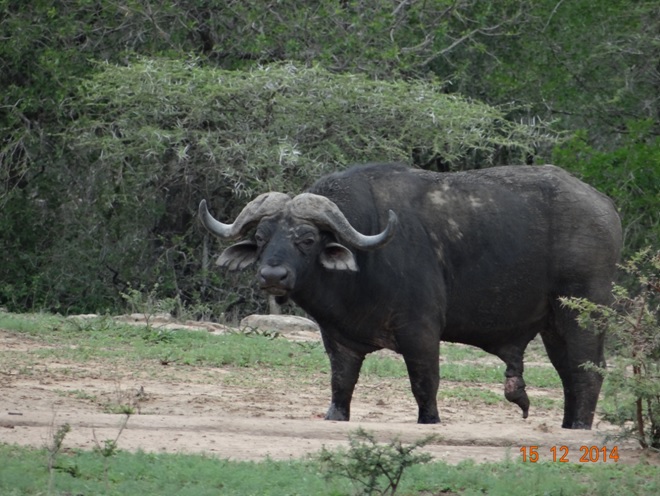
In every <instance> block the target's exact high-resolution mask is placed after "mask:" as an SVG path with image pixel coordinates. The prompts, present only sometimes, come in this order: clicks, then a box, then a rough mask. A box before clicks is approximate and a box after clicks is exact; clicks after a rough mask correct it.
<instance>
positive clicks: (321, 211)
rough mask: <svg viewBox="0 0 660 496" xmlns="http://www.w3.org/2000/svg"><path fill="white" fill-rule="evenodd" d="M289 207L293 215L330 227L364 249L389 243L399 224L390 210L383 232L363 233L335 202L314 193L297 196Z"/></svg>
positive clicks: (357, 246) (373, 248)
mask: <svg viewBox="0 0 660 496" xmlns="http://www.w3.org/2000/svg"><path fill="white" fill-rule="evenodd" d="M288 208H289V210H290V212H291V214H292V215H294V216H296V217H299V218H303V219H307V220H310V221H312V222H314V223H315V224H318V225H321V226H324V227H326V228H329V229H330V230H332V231H333V232H335V233H336V234H337V235H338V236H339V237H340V238H341V239H343V240H344V241H345V242H346V243H348V244H349V245H351V246H353V247H354V248H359V249H362V250H375V249H376V248H380V247H381V246H384V245H385V244H387V243H388V242H389V241H390V240H391V239H392V236H394V233H395V231H396V227H397V225H398V224H399V219H398V218H397V216H396V214H395V213H394V212H393V211H392V210H389V211H388V220H387V226H386V227H385V229H384V230H383V231H382V232H380V233H378V234H374V235H372V236H369V235H366V234H362V233H360V232H358V231H357V230H356V229H355V228H354V227H353V226H352V225H351V224H350V222H349V221H348V219H347V218H346V217H345V216H344V214H343V213H342V211H341V210H339V207H338V206H337V204H336V203H335V202H333V201H332V200H330V199H329V198H326V197H325V196H320V195H315V194H313V193H302V194H300V195H298V196H296V197H295V198H294V199H293V200H291V203H289V206H288Z"/></svg>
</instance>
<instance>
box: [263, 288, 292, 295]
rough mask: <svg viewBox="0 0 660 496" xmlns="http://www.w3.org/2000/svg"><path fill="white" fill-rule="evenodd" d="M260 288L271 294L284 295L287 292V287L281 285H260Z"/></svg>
mask: <svg viewBox="0 0 660 496" xmlns="http://www.w3.org/2000/svg"><path fill="white" fill-rule="evenodd" d="M261 289H262V290H263V291H265V292H266V293H268V294H269V295H272V296H277V297H285V296H288V294H289V291H290V290H289V289H287V288H284V287H282V286H261Z"/></svg>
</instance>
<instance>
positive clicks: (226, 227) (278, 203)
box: [199, 192, 291, 239]
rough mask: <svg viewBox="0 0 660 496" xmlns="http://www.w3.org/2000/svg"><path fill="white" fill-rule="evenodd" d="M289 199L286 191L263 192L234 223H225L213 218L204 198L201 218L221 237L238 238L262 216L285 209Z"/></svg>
mask: <svg viewBox="0 0 660 496" xmlns="http://www.w3.org/2000/svg"><path fill="white" fill-rule="evenodd" d="M289 201H291V197H290V196H289V195H286V194H284V193H276V192H270V193H263V194H261V195H259V196H257V197H256V198H255V199H254V200H252V201H251V202H250V203H248V204H247V205H245V208H243V210H242V212H241V213H240V214H238V217H236V220H235V221H234V223H233V224H223V223H222V222H219V221H217V220H216V219H214V218H213V216H212V215H211V213H210V212H209V209H208V207H207V206H206V200H202V201H201V202H199V219H200V220H201V221H202V224H204V227H206V229H208V230H209V231H210V232H211V233H212V234H215V235H216V236H218V237H219V238H225V239H231V238H238V237H240V236H242V235H243V234H244V233H245V231H247V230H248V229H249V228H250V227H251V226H253V225H254V224H255V223H257V222H259V221H260V220H261V219H262V218H264V217H267V216H269V215H274V214H276V213H278V212H281V211H282V210H284V207H285V206H286V204H287V203H288V202H289Z"/></svg>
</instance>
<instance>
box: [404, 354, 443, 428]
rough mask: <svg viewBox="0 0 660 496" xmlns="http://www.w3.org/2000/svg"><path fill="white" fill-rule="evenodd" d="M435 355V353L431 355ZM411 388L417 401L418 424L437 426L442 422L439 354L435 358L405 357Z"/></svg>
mask: <svg viewBox="0 0 660 496" xmlns="http://www.w3.org/2000/svg"><path fill="white" fill-rule="evenodd" d="M429 355H433V353H429ZM403 358H404V360H405V362H406V368H407V369H408V376H409V377H410V386H411V389H412V392H413V395H414V396H415V400H416V401H417V407H418V416H417V423H418V424H437V423H439V422H440V415H439V414H438V400H437V396H438V386H439V384H440V368H439V367H440V366H439V358H440V357H439V352H436V353H435V358H434V357H433V356H427V357H426V358H425V357H424V356H423V354H422V357H421V358H411V357H410V355H407V356H406V355H404V357H403Z"/></svg>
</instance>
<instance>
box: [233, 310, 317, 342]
mask: <svg viewBox="0 0 660 496" xmlns="http://www.w3.org/2000/svg"><path fill="white" fill-rule="evenodd" d="M246 327H247V328H254V329H259V330H262V331H275V332H279V333H280V334H285V335H289V334H297V333H316V334H317V335H318V334H319V333H320V329H319V326H318V325H316V322H314V321H312V320H309V319H306V318H305V317H297V316H295V315H248V316H247V317H245V318H244V319H243V320H241V323H240V328H241V329H245V328H246ZM319 337H320V335H319Z"/></svg>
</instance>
